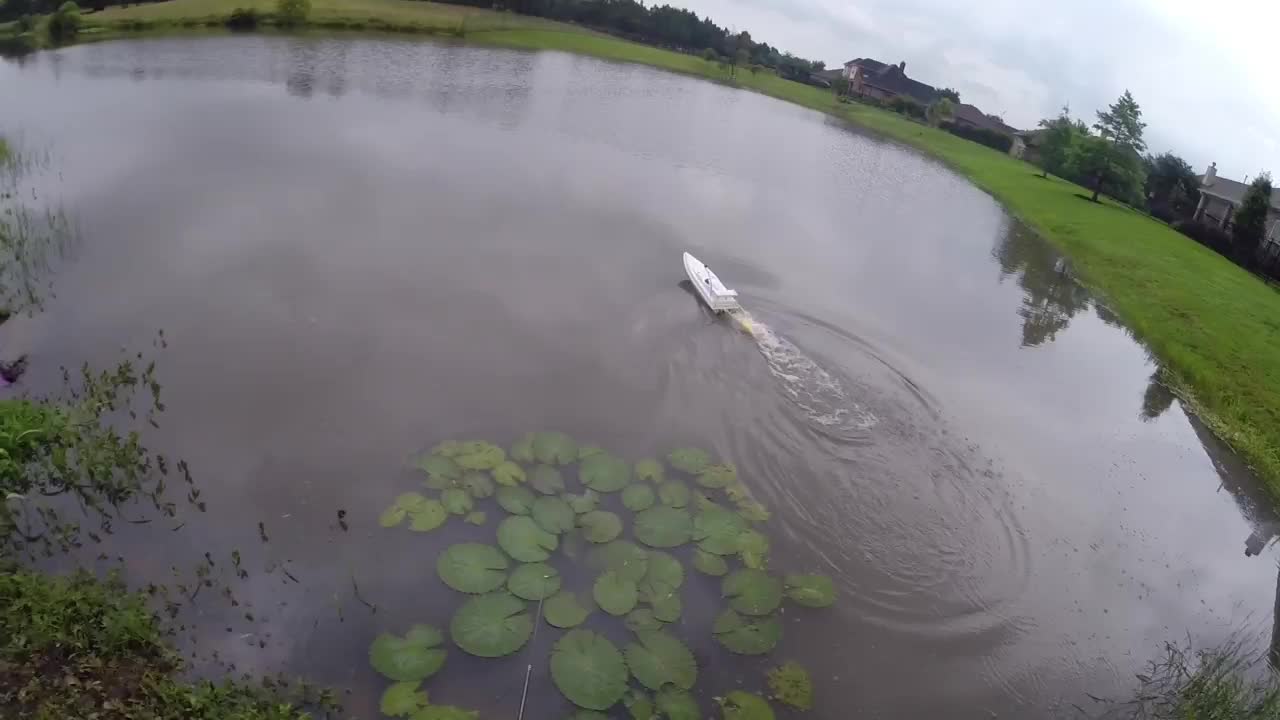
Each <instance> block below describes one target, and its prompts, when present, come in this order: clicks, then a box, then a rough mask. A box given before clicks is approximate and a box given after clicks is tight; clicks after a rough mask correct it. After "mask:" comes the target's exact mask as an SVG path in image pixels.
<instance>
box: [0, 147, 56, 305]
mask: <svg viewBox="0 0 1280 720" xmlns="http://www.w3.org/2000/svg"><path fill="white" fill-rule="evenodd" d="M47 164H48V163H47V158H44V157H42V156H39V155H34V154H30V153H23V152H20V151H19V150H18V149H16V148H12V147H10V146H7V145H6V144H5V143H4V141H3V140H0V316H2V317H7V316H8V315H9V314H11V313H17V312H26V311H30V310H35V309H39V308H40V306H41V305H42V303H43V302H44V300H45V298H46V297H47V296H48V295H49V294H50V293H51V291H52V286H51V281H50V276H51V275H52V272H53V266H54V263H55V261H57V260H58V259H60V258H62V257H64V256H65V254H66V253H67V252H68V251H69V250H70V248H71V246H72V241H73V240H74V238H75V232H74V228H73V227H72V225H71V223H70V221H69V220H68V218H67V215H66V213H65V212H63V210H62V208H61V207H58V206H53V205H48V204H43V205H42V204H41V203H43V202H44V201H43V199H42V198H41V195H40V192H38V191H37V190H35V189H34V188H35V187H36V183H34V182H33V179H34V178H33V176H35V175H38V174H39V173H40V171H42V170H43V169H45V168H46V167H47Z"/></svg>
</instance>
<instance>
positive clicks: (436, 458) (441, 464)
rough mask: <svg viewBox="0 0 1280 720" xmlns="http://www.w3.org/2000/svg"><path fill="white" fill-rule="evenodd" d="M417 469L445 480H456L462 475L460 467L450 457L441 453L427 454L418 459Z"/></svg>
mask: <svg viewBox="0 0 1280 720" xmlns="http://www.w3.org/2000/svg"><path fill="white" fill-rule="evenodd" d="M418 469H419V470H421V471H423V472H425V473H426V474H427V475H429V476H431V477H437V478H443V479H445V480H457V479H458V478H460V477H462V468H460V467H458V463H456V462H454V461H453V459H452V458H447V457H445V456H443V455H428V456H426V457H425V458H423V459H422V460H420V461H418Z"/></svg>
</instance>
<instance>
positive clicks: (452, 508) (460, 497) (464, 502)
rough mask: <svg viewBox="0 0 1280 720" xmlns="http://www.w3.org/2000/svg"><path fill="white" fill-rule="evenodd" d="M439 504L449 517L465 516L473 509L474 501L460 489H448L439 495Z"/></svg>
mask: <svg viewBox="0 0 1280 720" xmlns="http://www.w3.org/2000/svg"><path fill="white" fill-rule="evenodd" d="M440 504H441V505H443V506H444V509H445V511H446V512H448V513H449V514H450V515H466V514H467V513H469V512H471V509H472V508H474V507H475V501H474V500H472V499H471V496H470V495H468V494H467V491H466V490H463V489H462V488H456V487H455V488H448V489H447V490H444V491H443V492H441V493H440Z"/></svg>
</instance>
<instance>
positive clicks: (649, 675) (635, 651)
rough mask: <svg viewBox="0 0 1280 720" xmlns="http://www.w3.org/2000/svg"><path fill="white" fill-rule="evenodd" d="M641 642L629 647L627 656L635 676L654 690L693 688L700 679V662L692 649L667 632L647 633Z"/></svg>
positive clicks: (641, 635)
mask: <svg viewBox="0 0 1280 720" xmlns="http://www.w3.org/2000/svg"><path fill="white" fill-rule="evenodd" d="M638 639H639V642H634V643H631V644H629V645H627V647H626V649H625V650H624V651H623V654H624V655H625V657H626V660H627V667H628V668H629V669H630V670H631V675H632V676H633V677H635V679H637V680H639V681H640V684H641V685H644V686H645V687H647V688H649V689H650V690H661V689H662V687H663V686H664V685H668V684H671V685H675V686H676V687H678V688H680V689H682V690H689V689H691V688H693V684H694V683H695V682H697V680H698V662H697V661H696V660H694V658H693V653H692V652H691V651H690V650H689V648H688V647H687V646H686V645H685V644H684V643H682V642H680V641H679V640H677V639H676V638H675V637H673V636H671V635H668V634H667V633H664V632H644V633H640V635H639V636H638Z"/></svg>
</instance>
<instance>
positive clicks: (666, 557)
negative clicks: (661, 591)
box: [644, 550, 684, 589]
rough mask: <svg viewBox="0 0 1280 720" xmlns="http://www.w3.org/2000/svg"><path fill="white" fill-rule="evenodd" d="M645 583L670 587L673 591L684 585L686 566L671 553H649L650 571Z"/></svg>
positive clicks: (654, 551) (646, 575)
mask: <svg viewBox="0 0 1280 720" xmlns="http://www.w3.org/2000/svg"><path fill="white" fill-rule="evenodd" d="M644 580H645V582H649V583H662V584H665V585H670V586H671V587H672V588H673V589H674V588H678V587H680V586H681V585H683V584H684V566H683V565H681V564H680V561H679V560H677V559H676V558H675V556H673V555H671V554H670V553H664V552H662V551H661V550H650V551H649V571H648V572H646V573H645V575H644Z"/></svg>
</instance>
